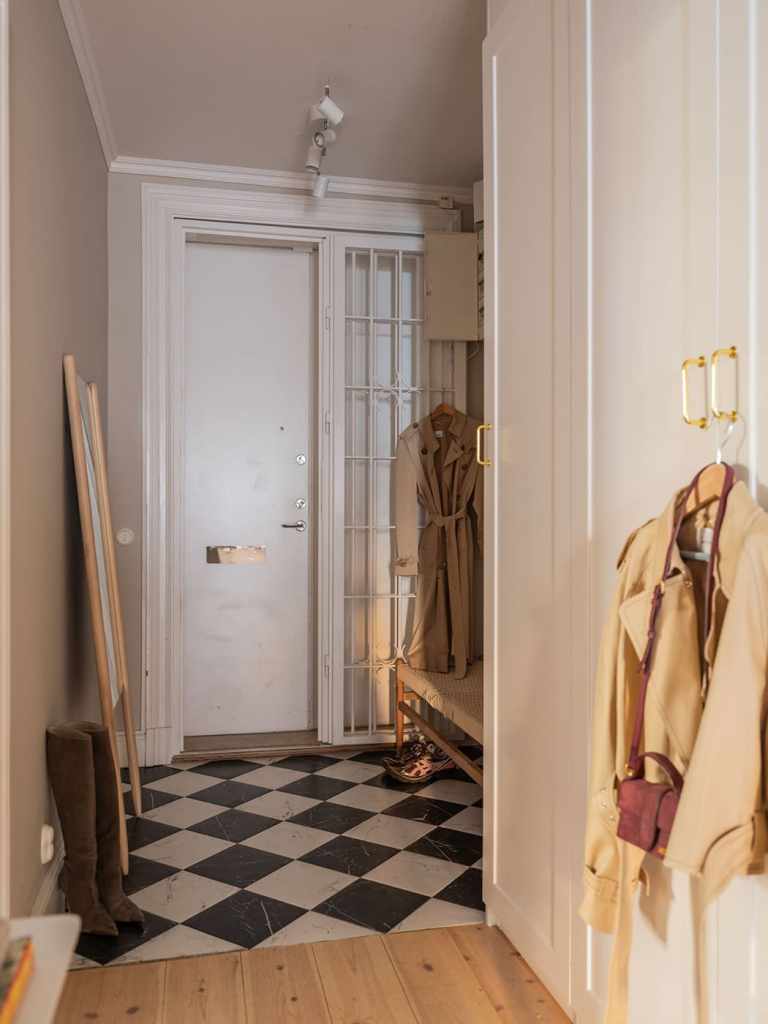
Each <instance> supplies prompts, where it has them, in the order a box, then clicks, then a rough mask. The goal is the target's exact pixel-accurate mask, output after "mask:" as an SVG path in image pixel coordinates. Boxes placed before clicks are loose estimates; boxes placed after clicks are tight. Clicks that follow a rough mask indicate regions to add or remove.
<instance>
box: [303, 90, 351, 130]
mask: <svg viewBox="0 0 768 1024" xmlns="http://www.w3.org/2000/svg"><path fill="white" fill-rule="evenodd" d="M330 92H331V89H330V86H328V85H326V87H325V96H323V98H322V99H321V100H320V102H319V103H315V104H314V105H313V106H311V107H310V108H309V120H310V121H327V122H328V124H330V125H332V126H333V127H334V128H337V127H338V126H339V125H340V124H341V122H342V119H343V117H344V111H343V110H342V109H341V107H340V106H339V105H338V103H334V101H333V100H332V99H331V97H330Z"/></svg>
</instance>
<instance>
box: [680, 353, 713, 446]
mask: <svg viewBox="0 0 768 1024" xmlns="http://www.w3.org/2000/svg"><path fill="white" fill-rule="evenodd" d="M706 365H707V360H706V359H705V358H704V356H696V357H694V358H692V359H685V360H684V361H683V366H682V371H681V372H682V381H683V420H684V421H685V422H686V423H687V424H688V426H689V427H700V428H701V429H702V430H706V429H707V427H708V426H709V415H708V414H707V415H706V416H700V417H698V418H697V419H693V418H692V417H691V415H690V409H689V406H688V370H689V369H690V368H691V367H692V366H695V367H697V368H700V369H705V368H706Z"/></svg>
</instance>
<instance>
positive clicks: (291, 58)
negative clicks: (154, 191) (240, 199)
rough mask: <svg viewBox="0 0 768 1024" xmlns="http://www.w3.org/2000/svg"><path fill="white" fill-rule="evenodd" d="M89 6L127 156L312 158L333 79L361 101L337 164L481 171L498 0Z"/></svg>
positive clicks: (152, 0)
mask: <svg viewBox="0 0 768 1024" xmlns="http://www.w3.org/2000/svg"><path fill="white" fill-rule="evenodd" d="M62 7H64V3H62ZM79 7H80V18H81V20H82V28H84V29H85V35H86V38H87V40H88V46H87V48H88V49H89V50H90V58H91V61H92V65H93V66H92V69H91V70H92V71H94V72H95V75H96V78H97V80H98V81H97V88H96V92H97V93H98V92H100V93H101V99H102V101H103V107H104V110H103V111H102V114H103V115H105V116H106V120H107V121H108V130H109V129H111V134H112V136H113V138H114V148H115V150H116V154H119V155H120V156H124V157H125V156H133V157H143V158H149V159H155V160H158V159H162V160H172V161H190V162H194V163H212V164H228V165H234V166H241V167H258V168H268V169H270V170H286V171H302V170H303V168H304V156H305V153H306V148H307V143H308V141H309V136H308V129H307V110H308V107H309V105H310V103H311V102H316V101H317V100H318V99H319V98H320V97H321V95H322V87H323V84H324V83H325V81H326V79H328V80H330V83H331V88H332V95H333V97H334V99H336V100H337V102H338V103H340V105H341V106H342V107H343V108H344V110H345V113H346V117H345V119H344V122H343V124H342V125H341V127H340V130H339V141H338V143H337V144H336V145H335V146H334V147H333V148H332V149H331V150H330V151H329V154H328V158H327V160H326V163H325V165H324V170H326V171H327V172H328V173H330V174H339V175H344V176H351V177H365V178H377V179H387V180H392V181H409V182H417V183H420V184H447V185H457V186H458V185H461V186H467V185H470V184H471V183H472V182H473V181H476V180H477V179H478V178H480V177H481V166H482V151H481V147H482V115H481V45H482V40H483V36H484V34H485V0H219V2H218V3H211V2H210V0H162V2H158V0H131V2H129V3H126V0H79ZM81 63H82V62H81ZM99 85H100V89H99V87H98V86H99ZM102 134H104V133H102Z"/></svg>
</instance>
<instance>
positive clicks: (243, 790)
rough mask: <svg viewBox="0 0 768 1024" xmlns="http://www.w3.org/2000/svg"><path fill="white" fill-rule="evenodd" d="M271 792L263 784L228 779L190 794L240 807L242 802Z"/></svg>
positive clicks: (200, 798) (211, 802) (208, 800)
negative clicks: (256, 784)
mask: <svg viewBox="0 0 768 1024" xmlns="http://www.w3.org/2000/svg"><path fill="white" fill-rule="evenodd" d="M269 792H270V790H268V789H265V788H264V787H263V786H251V785H249V784H248V783H247V782H238V781H237V780H236V779H228V780H227V781H225V782H220V783H219V784H218V785H216V786H209V787H208V788H207V789H200V790H199V791H198V792H197V793H190V796H191V797H193V798H195V799H197V800H205V801H206V803H209V804H221V806H222V807H239V805H240V804H245V803H247V802H248V801H249V800H255V799H256V797H257V796H264V794H265V793H269Z"/></svg>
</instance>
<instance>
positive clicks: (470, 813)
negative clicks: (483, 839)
mask: <svg viewBox="0 0 768 1024" xmlns="http://www.w3.org/2000/svg"><path fill="white" fill-rule="evenodd" d="M442 827H443V828H455V829H456V830H457V831H458V832H470V833H471V834H472V835H473V836H481V835H482V834H483V808H482V807H465V808H464V810H463V811H459V813H458V814H454V816H453V817H452V818H449V819H448V820H447V821H444V822H443V825H442Z"/></svg>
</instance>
